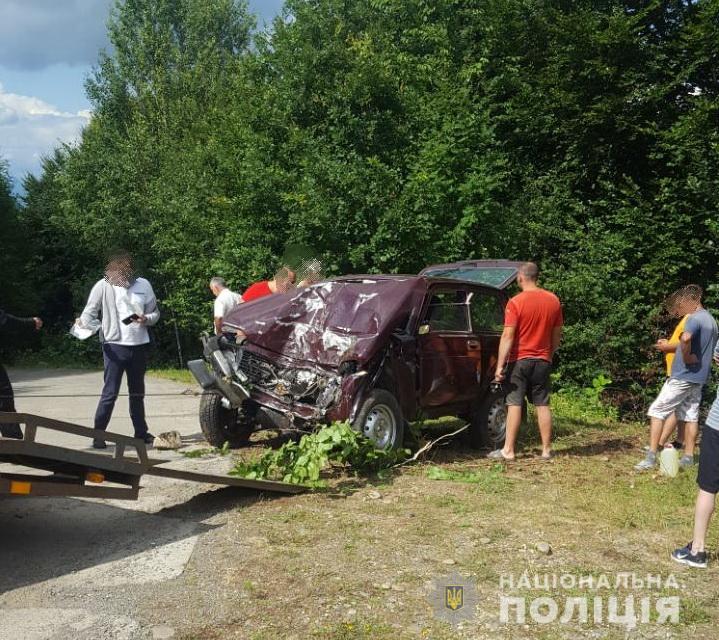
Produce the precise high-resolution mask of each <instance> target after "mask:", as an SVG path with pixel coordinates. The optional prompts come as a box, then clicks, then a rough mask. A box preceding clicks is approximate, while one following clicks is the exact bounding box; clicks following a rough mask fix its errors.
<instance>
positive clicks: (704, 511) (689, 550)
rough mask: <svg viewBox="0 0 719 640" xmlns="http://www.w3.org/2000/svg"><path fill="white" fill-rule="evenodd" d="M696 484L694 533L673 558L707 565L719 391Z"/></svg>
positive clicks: (718, 458)
mask: <svg viewBox="0 0 719 640" xmlns="http://www.w3.org/2000/svg"><path fill="white" fill-rule="evenodd" d="M714 362H715V363H716V364H719V346H718V347H717V348H715V350H714ZM697 484H698V485H699V493H698V494H697V502H696V506H695V508H694V535H693V536H692V541H691V542H690V543H689V544H688V545H687V546H686V547H681V548H680V549H675V550H674V552H673V553H672V559H673V560H676V561H677V562H680V563H681V564H687V565H689V566H690V567H697V568H700V569H704V568H706V566H707V552H706V549H705V548H704V544H705V541H706V537H707V530H708V529H709V522H710V521H711V518H712V515H713V514H714V505H715V502H716V494H717V493H718V492H719V393H717V397H716V399H715V400H714V404H713V405H712V408H711V410H710V411H709V415H708V416H707V421H706V424H705V425H704V429H702V446H701V450H700V452H699V473H698V474H697Z"/></svg>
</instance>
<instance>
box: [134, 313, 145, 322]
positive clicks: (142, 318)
mask: <svg viewBox="0 0 719 640" xmlns="http://www.w3.org/2000/svg"><path fill="white" fill-rule="evenodd" d="M134 322H137V324H145V323H146V322H147V316H145V315H141V316H137V318H135V320H134Z"/></svg>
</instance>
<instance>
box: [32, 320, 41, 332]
mask: <svg viewBox="0 0 719 640" xmlns="http://www.w3.org/2000/svg"><path fill="white" fill-rule="evenodd" d="M33 320H34V321H35V331H40V329H42V319H41V318H33Z"/></svg>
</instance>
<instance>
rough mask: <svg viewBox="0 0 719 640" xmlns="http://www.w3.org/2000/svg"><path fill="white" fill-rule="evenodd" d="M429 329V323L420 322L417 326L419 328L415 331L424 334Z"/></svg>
mask: <svg viewBox="0 0 719 640" xmlns="http://www.w3.org/2000/svg"><path fill="white" fill-rule="evenodd" d="M429 330H430V326H429V324H421V325H420V326H419V330H418V331H417V333H418V334H419V335H421V336H426V335H427V334H428V333H429Z"/></svg>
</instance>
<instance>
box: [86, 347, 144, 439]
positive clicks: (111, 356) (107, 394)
mask: <svg viewBox="0 0 719 640" xmlns="http://www.w3.org/2000/svg"><path fill="white" fill-rule="evenodd" d="M147 349H148V347H147V345H146V344H143V345H138V346H132V347H129V346H125V345H121V344H107V343H105V344H103V345H102V355H103V359H104V361H105V386H104V387H103V388H102V395H101V396H100V402H98V404H97V411H96V412H95V429H101V430H102V431H105V430H106V429H107V425H108V424H109V423H110V418H111V417H112V410H113V409H114V408H115V401H116V400H117V396H118V394H119V393H120V383H121V382H122V375H123V373H125V374H127V390H128V392H129V394H130V418H131V419H132V426H133V427H134V429H135V437H136V438H144V437H145V435H147V422H145V371H146V369H147Z"/></svg>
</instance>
